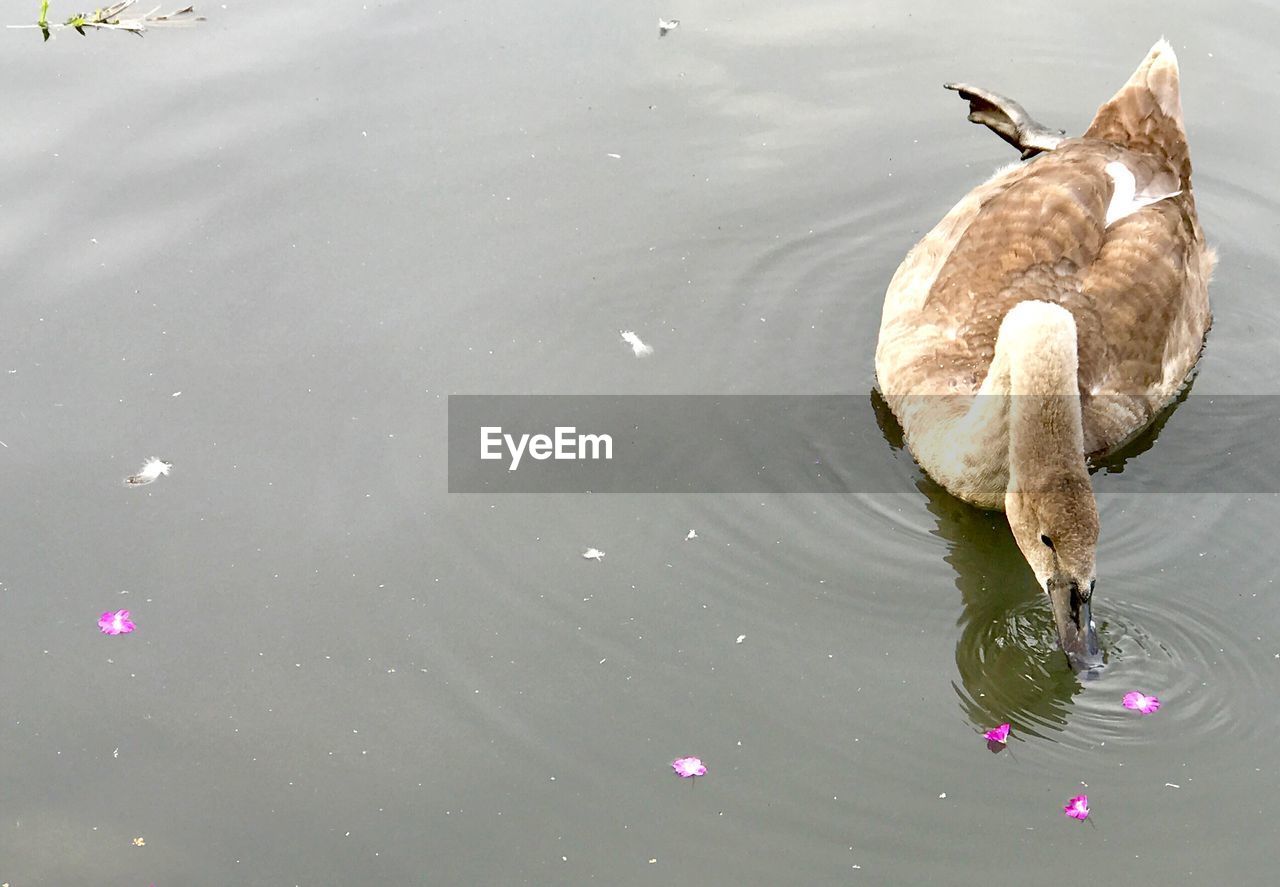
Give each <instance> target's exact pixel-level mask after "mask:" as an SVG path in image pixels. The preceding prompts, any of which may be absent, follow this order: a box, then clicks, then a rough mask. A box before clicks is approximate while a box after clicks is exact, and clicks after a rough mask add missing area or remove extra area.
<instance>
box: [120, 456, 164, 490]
mask: <svg viewBox="0 0 1280 887" xmlns="http://www.w3.org/2000/svg"><path fill="white" fill-rule="evenodd" d="M171 470H173V463H171V462H166V461H164V460H163V459H157V458H156V457H155V456H152V457H151V458H150V459H148V460H147V461H146V462H145V463H143V465H142V468H140V469H139V470H138V473H137V474H131V475H129V476H128V477H126V478H125V479H124V482H125V483H126V484H129V485H130V486H134V487H140V486H142V485H143V484H149V483H151V482H152V481H154V480H155V479H156V478H158V477H159V476H160V475H162V474H166V475H167V474H168V473H169V472H170V471H171Z"/></svg>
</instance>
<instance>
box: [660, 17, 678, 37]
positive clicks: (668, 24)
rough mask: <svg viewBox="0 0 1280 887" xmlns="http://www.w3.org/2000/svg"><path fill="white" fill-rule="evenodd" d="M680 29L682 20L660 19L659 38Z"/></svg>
mask: <svg viewBox="0 0 1280 887" xmlns="http://www.w3.org/2000/svg"><path fill="white" fill-rule="evenodd" d="M678 27H680V19H678V18H673V19H665V18H659V19H658V36H659V37H665V36H667V34H668V32H670V31H674V30H675V29H676V28H678Z"/></svg>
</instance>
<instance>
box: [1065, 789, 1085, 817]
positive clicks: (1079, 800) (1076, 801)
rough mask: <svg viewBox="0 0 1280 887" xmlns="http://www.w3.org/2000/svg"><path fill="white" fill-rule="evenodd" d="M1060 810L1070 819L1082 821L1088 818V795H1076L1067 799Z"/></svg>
mask: <svg viewBox="0 0 1280 887" xmlns="http://www.w3.org/2000/svg"><path fill="white" fill-rule="evenodd" d="M1062 812H1063V813H1065V814H1067V815H1068V816H1070V817H1071V818H1072V819H1079V820H1080V821H1081V822H1083V821H1084V820H1086V819H1088V818H1089V796H1088V795H1076V796H1075V797H1074V798H1072V799H1071V800H1070V801H1067V805H1066V806H1065V807H1063V808H1062Z"/></svg>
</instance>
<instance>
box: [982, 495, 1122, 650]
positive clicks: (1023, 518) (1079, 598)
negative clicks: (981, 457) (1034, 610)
mask: <svg viewBox="0 0 1280 887" xmlns="http://www.w3.org/2000/svg"><path fill="white" fill-rule="evenodd" d="M1005 512H1006V513H1007V514H1008V517H1009V526H1010V528H1012V530H1013V537H1014V539H1016V540H1017V542H1018V548H1020V549H1022V555H1023V557H1025V558H1026V559H1027V563H1028V564H1030V565H1031V569H1032V570H1033V571H1034V572H1035V574H1036V579H1037V580H1038V581H1039V583H1040V587H1041V588H1042V589H1043V590H1044V591H1045V593H1046V594H1048V595H1049V605H1050V606H1051V607H1052V608H1053V621H1054V624H1055V625H1056V626H1057V629H1058V641H1059V642H1060V643H1061V644H1062V650H1063V652H1065V653H1066V654H1067V659H1068V660H1069V661H1070V662H1071V665H1072V667H1073V668H1076V669H1079V670H1089V669H1094V668H1098V667H1100V666H1101V665H1102V652H1101V650H1100V648H1099V647H1098V632H1097V629H1096V628H1095V627H1094V624H1093V612H1092V609H1093V608H1092V604H1091V599H1092V597H1093V589H1094V579H1095V570H1094V561H1095V554H1096V552H1097V548H1098V505H1097V502H1096V501H1095V500H1094V498H1093V489H1092V488H1091V487H1090V486H1089V478H1088V475H1084V476H1083V477H1081V476H1079V475H1075V474H1066V475H1063V476H1061V477H1060V478H1058V479H1056V480H1055V482H1053V483H1052V484H1047V485H1042V486H1037V487H1036V488H1034V489H1028V490H1025V491H1021V492H1012V491H1011V492H1010V493H1008V495H1007V496H1006V497H1005Z"/></svg>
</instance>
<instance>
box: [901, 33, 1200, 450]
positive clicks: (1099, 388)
mask: <svg viewBox="0 0 1280 887" xmlns="http://www.w3.org/2000/svg"><path fill="white" fill-rule="evenodd" d="M1190 177H1191V161H1190V159H1189V155H1188V151H1187V141H1186V134H1185V132H1184V130H1183V126H1182V109H1181V101H1180V99H1179V96H1178V65H1177V59H1176V57H1175V56H1174V54H1173V50H1172V49H1171V48H1170V47H1169V45H1168V44H1167V43H1165V42H1164V41H1163V40H1162V41H1160V42H1159V43H1157V44H1156V45H1155V46H1154V47H1153V48H1152V50H1151V52H1150V53H1148V55H1147V57H1146V58H1145V59H1144V60H1143V62H1142V64H1141V65H1139V66H1138V69H1137V71H1136V72H1135V73H1134V74H1133V76H1132V77H1130V78H1129V81H1128V82H1127V83H1126V84H1125V85H1124V86H1123V87H1122V88H1121V89H1120V90H1119V91H1118V92H1117V93H1116V94H1115V96H1113V97H1112V98H1111V100H1110V101H1108V102H1107V103H1106V104H1104V105H1103V106H1102V107H1101V108H1100V109H1099V110H1098V114H1097V116H1096V117H1095V119H1094V122H1093V125H1092V126H1090V128H1089V130H1088V132H1086V133H1085V135H1084V136H1082V137H1081V138H1078V139H1067V140H1065V141H1063V142H1062V143H1061V144H1060V145H1059V146H1058V147H1057V148H1056V149H1055V150H1053V151H1050V152H1048V153H1046V154H1042V155H1040V156H1039V157H1037V158H1035V159H1034V160H1032V161H1030V162H1028V163H1023V164H1016V165H1014V166H1013V167H1011V168H1008V169H1006V170H1004V171H1002V172H999V173H997V174H996V175H995V176H994V177H992V179H990V180H989V181H988V182H986V183H985V184H983V185H980V186H979V187H977V188H975V189H974V190H973V191H972V192H970V193H969V195H968V196H966V197H965V198H964V199H963V200H961V201H960V202H959V203H958V204H957V205H956V206H955V207H954V208H953V209H952V211H951V212H950V213H948V215H947V216H946V217H945V218H944V219H943V220H942V221H941V222H940V223H939V224H938V225H937V226H936V227H935V228H934V230H933V231H931V232H930V233H929V234H928V235H926V236H925V238H924V239H922V240H921V241H920V243H918V244H917V245H916V247H915V248H914V249H912V251H911V252H910V253H909V254H908V255H907V258H906V259H905V260H904V261H903V263H902V266H901V267H900V268H899V269H898V273H897V274H896V275H894V279H893V281H892V282H891V283H890V285H889V291H888V293H886V297H885V307H884V315H883V317H882V320H881V328H880V341H879V345H878V347H877V352H876V375H877V378H878V379H879V382H880V386H881V390H882V391H883V392H884V394H885V396H886V398H887V400H888V402H889V404H890V406H891V407H892V408H893V410H894V412H895V413H896V414H897V415H898V417H899V419H900V421H901V422H902V425H903V429H904V432H905V433H906V435H907V438H908V441H909V442H910V441H911V439H912V437H913V432H917V431H918V430H919V429H922V428H926V427H929V425H930V423H936V422H938V421H939V420H938V417H937V416H934V415H930V414H929V413H930V411H931V410H935V409H936V410H937V411H943V410H944V407H943V406H942V405H941V404H942V402H943V401H944V400H955V399H956V398H933V399H932V400H933V401H936V405H933V406H928V405H927V404H929V403H930V400H929V398H926V399H925V400H923V401H922V400H920V398H919V397H918V395H941V394H951V395H971V394H976V393H977V391H978V389H979V386H980V385H981V384H982V381H983V379H984V378H985V377H986V375H987V372H988V370H989V368H990V367H991V364H992V359H993V356H994V353H995V344H996V338H997V335H998V333H999V328H1000V322H1001V320H1002V319H1003V318H1004V316H1005V314H1006V313H1008V311H1009V310H1010V309H1011V308H1012V307H1013V306H1015V305H1017V304H1018V303H1019V302H1022V301H1026V300H1037V301H1044V302H1051V303H1054V304H1058V305H1061V306H1062V307H1064V308H1066V309H1068V310H1069V311H1070V312H1071V314H1072V316H1073V317H1074V318H1075V322H1076V326H1077V329H1078V349H1079V387H1080V393H1081V398H1082V401H1081V407H1082V410H1083V414H1084V415H1083V419H1084V432H1085V447H1086V452H1088V453H1091V454H1093V453H1100V452H1105V451H1108V450H1110V449H1112V448H1113V447H1115V446H1117V445H1119V444H1120V443H1121V442H1123V440H1124V439H1126V438H1127V437H1128V436H1129V435H1130V434H1131V433H1132V432H1134V431H1136V430H1137V429H1139V428H1141V427H1143V426H1144V425H1145V424H1146V423H1147V422H1148V421H1150V419H1151V418H1152V417H1153V415H1154V413H1155V411H1156V410H1158V409H1159V408H1160V406H1161V405H1163V404H1164V403H1165V402H1167V400H1168V399H1169V398H1171V397H1172V396H1173V395H1175V394H1176V393H1177V391H1178V390H1179V389H1180V387H1181V386H1182V384H1183V383H1184V380H1185V379H1186V378H1187V375H1188V374H1189V373H1190V372H1191V370H1192V369H1193V368H1194V366H1195V363H1196V360H1197V358H1198V357H1199V353H1200V348H1201V346H1202V344H1203V340H1204V334H1205V331H1206V330H1207V329H1208V326H1209V322H1210V315H1209V303H1208V294H1207V284H1208V281H1209V275H1210V273H1211V270H1212V267H1213V262H1214V256H1213V251H1212V250H1210V249H1208V248H1207V247H1206V246H1205V243H1204V236H1203V234H1202V233H1201V231H1200V225H1199V222H1198V221H1197V219H1196V210H1195V200H1194V196H1193V194H1192V190H1191V178H1190ZM945 409H946V410H947V411H950V410H953V409H959V407H955V408H952V407H947V408H945Z"/></svg>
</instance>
